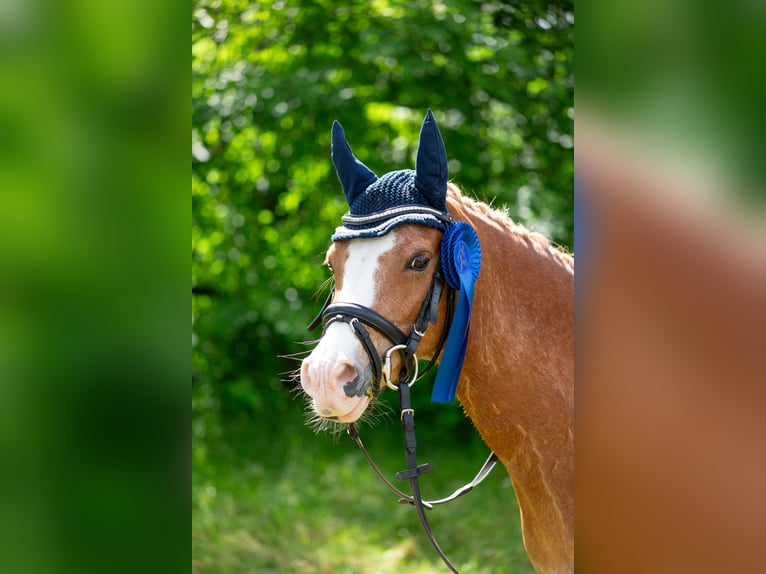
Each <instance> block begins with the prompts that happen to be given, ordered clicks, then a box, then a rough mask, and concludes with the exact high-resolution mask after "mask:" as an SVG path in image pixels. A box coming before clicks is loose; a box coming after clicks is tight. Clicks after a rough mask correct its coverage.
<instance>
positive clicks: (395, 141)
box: [192, 0, 574, 427]
mask: <svg viewBox="0 0 766 574" xmlns="http://www.w3.org/2000/svg"><path fill="white" fill-rule="evenodd" d="M573 44H574V27H573V6H572V4H571V3H566V2H564V3H558V4H551V3H548V2H541V1H532V2H527V3H519V2H476V1H473V0H449V1H446V2H432V1H430V0H428V1H426V0H414V1H413V0H406V1H399V0H376V1H374V2H371V3H370V2H361V1H354V2H345V3H342V5H338V4H337V3H334V2H327V1H324V0H319V1H303V2H288V1H282V0H278V1H275V2H271V3H268V2H267V3H263V4H257V3H256V4H251V3H247V2H241V1H236V0H200V1H198V2H196V3H195V4H194V5H193V9H192V104H193V106H192V286H193V289H194V291H195V293H196V295H195V296H194V297H193V303H192V319H193V339H192V344H193V351H192V353H193V369H194V395H195V402H194V409H195V414H198V415H200V416H202V417H223V419H224V420H227V419H229V418H231V417H239V416H251V415H253V414H256V413H257V414H259V416H260V415H261V414H263V413H264V412H278V411H279V409H282V408H284V405H285V403H286V402H287V401H289V400H290V399H289V396H288V394H287V393H283V392H279V391H280V390H281V389H282V388H283V385H282V384H281V383H280V378H282V377H283V375H280V373H283V372H285V371H287V370H289V369H291V368H294V367H295V366H297V365H296V364H295V363H290V362H289V361H286V360H281V359H278V358H277V357H278V356H279V355H284V354H288V353H295V352H297V351H300V350H301V349H302V347H300V346H298V345H296V343H295V342H296V341H300V340H302V339H305V338H306V337H307V336H308V335H307V334H306V333H305V330H304V327H305V325H306V324H307V322H308V321H309V319H310V318H311V316H312V314H313V313H314V312H315V311H316V310H317V307H318V303H317V302H316V298H317V294H316V291H317V288H318V286H319V285H320V284H321V283H322V281H323V280H324V279H325V278H326V274H325V271H324V270H323V269H322V266H321V262H322V258H323V252H324V250H325V248H326V246H327V245H328V241H329V236H330V234H331V232H332V230H333V229H334V227H335V226H336V225H337V224H338V222H339V219H340V216H341V215H342V214H343V213H344V212H345V211H346V205H345V202H344V198H343V194H342V193H341V190H340V186H339V184H338V182H337V178H336V176H335V173H334V171H333V168H332V164H331V162H330V158H329V149H330V141H329V133H330V125H331V123H332V120H333V119H336V118H337V119H339V120H340V121H341V122H342V123H343V125H344V127H345V128H346V132H347V135H348V138H349V141H350V142H351V144H352V147H353V148H354V151H355V153H356V154H357V155H358V157H360V159H361V160H362V161H364V162H365V163H367V165H369V166H370V167H371V168H372V169H373V170H374V171H376V172H377V173H379V174H380V173H385V172H386V171H390V170H392V169H401V168H405V167H412V166H413V164H414V153H415V149H416V145H417V134H418V130H419V126H420V122H421V121H422V118H423V115H424V113H425V110H426V108H428V107H431V108H432V109H433V111H434V114H435V115H436V118H437V121H438V122H439V126H440V128H441V131H442V134H443V136H444V140H445V144H446V147H447V153H448V156H449V158H450V163H449V168H450V175H451V178H452V180H453V181H455V182H456V183H458V184H459V185H460V186H461V187H462V188H463V189H464V190H466V191H467V192H468V193H473V194H474V195H475V196H477V197H478V198H479V199H485V200H487V201H491V202H493V204H494V205H496V206H505V207H507V209H508V211H509V214H510V215H511V216H512V217H513V218H514V219H515V220H517V221H520V222H522V223H525V224H526V225H528V226H529V227H532V228H534V229H537V230H540V231H542V232H543V233H545V234H546V235H548V236H549V237H551V238H552V239H554V240H555V241H557V242H558V243H560V244H563V245H567V246H569V247H571V246H572V235H573V234H572V229H573V209H572V177H573V149H572V146H573V82H574V80H573V52H574V45H573ZM202 426H203V427H204V425H202Z"/></svg>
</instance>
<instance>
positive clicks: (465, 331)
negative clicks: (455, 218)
mask: <svg viewBox="0 0 766 574" xmlns="http://www.w3.org/2000/svg"><path fill="white" fill-rule="evenodd" d="M441 258H442V270H443V272H444V277H445V279H446V280H447V283H449V285H450V287H452V288H453V289H456V290H457V291H459V295H458V303H457V309H455V315H454V318H453V319H452V327H451V328H450V332H449V335H448V336H447V343H446V345H445V347H444V354H443V355H442V360H441V363H440V364H439V372H438V374H437V375H436V380H435V381H434V387H433V391H432V393H431V402H434V403H448V402H452V401H453V400H455V391H456V390H457V382H458V379H459V378H460V371H461V370H462V368H463V360H464V359H465V351H466V347H467V346H468V336H469V334H470V330H471V310H472V305H473V290H474V285H475V283H476V280H477V279H478V277H479V271H480V269H481V245H480V243H479V237H478V235H476V231H474V229H473V227H471V226H470V225H469V224H467V223H463V222H455V223H452V224H451V225H450V226H449V227H448V228H447V231H445V232H444V237H443V238H442V245H441Z"/></svg>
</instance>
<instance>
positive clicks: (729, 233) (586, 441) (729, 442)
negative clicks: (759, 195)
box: [575, 118, 766, 573]
mask: <svg viewBox="0 0 766 574" xmlns="http://www.w3.org/2000/svg"><path fill="white" fill-rule="evenodd" d="M591 119H592V118H591ZM602 128H603V126H598V125H597V123H596V122H592V121H589V120H588V119H584V120H583V121H578V127H577V144H578V145H577V148H576V161H575V164H576V166H577V168H576V169H577V181H578V194H579V197H578V200H580V199H581V200H582V204H581V207H582V212H581V213H580V214H581V215H582V216H583V218H582V219H578V225H583V226H584V229H578V231H577V233H578V234H579V233H582V234H583V236H584V238H585V241H584V245H585V248H584V249H583V251H578V253H577V256H578V269H579V271H578V273H579V275H578V277H577V288H576V292H577V317H576V325H577V344H576V347H577V397H576V412H577V436H578V439H577V449H576V453H577V463H576V468H577V482H576V516H577V521H576V536H577V550H576V557H577V566H578V567H577V570H578V571H583V572H588V573H593V572H605V573H606V572H609V573H614V572H621V573H627V572H652V573H657V572H697V573H698V572H753V571H764V570H763V567H764V565H766V544H764V533H766V448H765V445H764V442H765V441H764V439H766V416H765V414H764V410H766V230H764V225H763V222H762V221H761V222H759V221H757V219H756V218H755V216H753V215H752V214H748V213H744V212H743V211H742V210H740V211H738V207H737V205H736V204H735V202H734V201H733V200H732V194H731V193H726V192H721V190H720V189H715V188H717V187H721V186H722V187H724V188H725V184H720V183H712V181H711V180H710V179H706V178H705V176H702V177H700V174H697V176H695V175H694V174H692V173H688V172H686V173H684V172H683V170H679V169H678V168H677V166H676V165H675V164H678V163H679V162H678V161H676V158H674V157H672V156H671V157H668V156H667V155H666V156H663V157H662V158H661V159H660V158H658V157H652V155H651V154H648V153H647V152H646V150H640V149H639V148H638V147H637V146H635V145H634V143H632V142H633V141H634V139H633V138H631V135H630V134H626V133H620V132H617V131H615V130H614V129H611V128H610V129H608V130H605V129H602ZM629 142H631V143H629ZM578 218H579V214H578ZM578 249H579V247H578Z"/></svg>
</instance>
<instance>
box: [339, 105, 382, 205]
mask: <svg viewBox="0 0 766 574" xmlns="http://www.w3.org/2000/svg"><path fill="white" fill-rule="evenodd" d="M332 163H333V165H335V172H336V173H337V174H338V179H340V185H341V187H342V188H343V193H345V194H346V201H347V202H348V204H349V206H350V205H351V204H352V203H354V200H355V199H356V198H357V197H358V196H359V194H360V193H362V192H363V191H364V190H365V189H367V188H368V187H369V186H370V185H372V184H373V183H375V181H377V179H378V176H376V175H375V174H374V173H373V172H372V171H371V170H370V168H368V167H367V166H366V165H364V164H363V163H362V162H361V161H359V160H358V159H357V158H356V156H354V154H353V153H352V152H351V148H350V147H349V145H348V142H346V134H345V133H344V132H343V128H342V127H341V125H340V124H339V123H338V120H335V121H334V122H333V124H332Z"/></svg>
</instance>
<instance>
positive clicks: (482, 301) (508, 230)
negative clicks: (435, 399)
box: [451, 196, 574, 571]
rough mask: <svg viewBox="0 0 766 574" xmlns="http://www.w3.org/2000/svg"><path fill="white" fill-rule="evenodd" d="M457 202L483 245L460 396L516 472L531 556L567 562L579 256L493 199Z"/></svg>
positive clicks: (550, 566)
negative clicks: (508, 214)
mask: <svg viewBox="0 0 766 574" xmlns="http://www.w3.org/2000/svg"><path fill="white" fill-rule="evenodd" d="M456 202H458V203H457V206H456V205H455V204H456ZM451 206H452V207H453V208H454V207H457V209H453V213H455V215H456V217H455V218H456V219H458V220H462V221H467V222H469V223H470V224H471V225H473V227H474V229H476V232H477V234H478V236H479V239H480V241H481V248H482V268H481V272H480V275H479V279H478V281H477V283H476V287H475V294H474V302H473V317H472V320H471V334H470V339H469V344H468V349H467V352H466V358H465V362H464V365H463V371H462V375H461V379H460V383H459V385H458V391H457V396H458V398H459V399H460V402H461V403H462V405H463V408H464V409H465V411H466V413H467V414H468V416H469V417H470V418H471V419H472V420H473V422H474V424H475V425H476V428H477V429H478V430H479V432H480V433H481V435H482V437H483V439H484V440H485V442H486V443H487V444H488V446H489V447H490V448H491V449H492V450H493V451H494V452H495V453H496V454H497V455H498V456H499V457H500V460H501V461H502V462H503V464H504V465H505V467H506V468H507V469H508V472H509V474H510V476H511V478H512V479H513V482H514V488H515V490H516V494H517V497H518V499H519V506H520V508H521V511H522V521H523V524H524V535H525V544H526V545H527V550H528V553H529V555H530V558H531V559H532V560H533V562H534V563H535V566H536V567H537V566H540V568H538V569H539V570H541V571H558V570H563V571H566V570H568V569H569V566H567V565H566V564H567V561H568V560H569V561H570V563H571V559H572V552H573V528H574V525H573V520H574V501H573V496H574V435H573V428H574V309H573V307H574V270H573V263H572V260H571V258H569V257H568V256H566V255H564V254H562V253H560V252H558V251H557V250H556V249H555V248H554V247H553V246H551V245H550V243H549V242H548V241H547V240H545V239H544V238H542V237H541V236H538V235H536V234H532V233H530V232H528V231H527V230H525V229H523V228H521V227H520V226H515V225H513V224H512V223H511V222H510V220H508V219H507V218H505V217H504V216H502V215H500V214H498V213H496V212H492V211H491V210H490V209H489V208H488V207H487V206H486V205H483V204H476V203H474V202H471V201H470V200H467V199H464V198H457V200H456V199H455V198H454V196H453V201H452V205H451ZM562 564H563V565H562Z"/></svg>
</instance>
